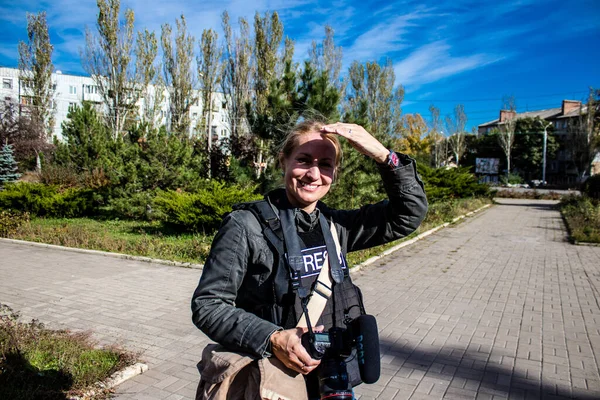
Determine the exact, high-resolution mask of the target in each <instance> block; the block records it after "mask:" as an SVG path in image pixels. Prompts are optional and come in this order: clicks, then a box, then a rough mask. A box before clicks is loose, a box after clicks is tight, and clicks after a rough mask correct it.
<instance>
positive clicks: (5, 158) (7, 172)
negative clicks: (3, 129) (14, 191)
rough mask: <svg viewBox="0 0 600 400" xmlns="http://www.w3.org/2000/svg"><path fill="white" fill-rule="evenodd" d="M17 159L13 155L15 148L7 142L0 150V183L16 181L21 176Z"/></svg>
mask: <svg viewBox="0 0 600 400" xmlns="http://www.w3.org/2000/svg"><path fill="white" fill-rule="evenodd" d="M17 169H18V168H17V161H16V160H15V157H14V156H13V148H12V145H10V144H5V145H4V146H2V150H0V185H2V184H4V183H6V182H14V181H16V180H17V179H19V178H20V177H21V174H19V173H18V172H17Z"/></svg>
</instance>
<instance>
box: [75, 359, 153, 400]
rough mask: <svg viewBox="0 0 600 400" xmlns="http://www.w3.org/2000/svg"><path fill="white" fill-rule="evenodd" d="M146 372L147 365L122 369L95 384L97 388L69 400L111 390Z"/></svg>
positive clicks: (80, 399)
mask: <svg viewBox="0 0 600 400" xmlns="http://www.w3.org/2000/svg"><path fill="white" fill-rule="evenodd" d="M146 371H148V365H146V364H143V363H136V364H133V365H130V366H129V367H126V368H125V369H122V370H121V371H117V372H115V373H114V374H112V375H111V376H110V377H109V378H108V379H107V380H105V381H103V382H99V383H97V384H96V385H97V386H98V388H96V389H90V390H88V391H87V392H85V393H84V394H82V395H81V396H74V397H70V400H83V399H87V398H89V397H90V396H93V395H95V394H98V392H100V391H104V390H107V389H112V388H114V387H115V386H117V385H120V384H121V383H123V382H125V381H126V380H128V379H131V378H133V377H135V376H138V375H141V374H143V373H144V372H146Z"/></svg>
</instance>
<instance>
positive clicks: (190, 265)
mask: <svg viewBox="0 0 600 400" xmlns="http://www.w3.org/2000/svg"><path fill="white" fill-rule="evenodd" d="M0 241H1V242H6V243H15V244H22V245H26V246H34V247H42V248H47V249H54V250H62V251H71V252H74V253H84V254H94V255H97V256H104V257H113V258H120V259H125V260H132V261H142V262H147V263H156V264H163V265H170V266H172V267H182V268H194V269H202V267H203V265H202V264H194V263H184V262H180V261H170V260H161V259H159V258H151V257H143V256H132V255H130V254H122V253H111V252H108V251H101V250H90V249H80V248H78V247H66V246H59V245H56V244H47V243H38V242H29V241H26V240H18V239H6V238H0Z"/></svg>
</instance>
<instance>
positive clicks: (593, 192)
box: [581, 175, 600, 199]
mask: <svg viewBox="0 0 600 400" xmlns="http://www.w3.org/2000/svg"><path fill="white" fill-rule="evenodd" d="M581 189H582V190H581V191H582V192H583V193H585V194H586V195H587V196H589V197H591V198H592V199H600V175H593V176H590V177H589V178H587V180H586V181H585V182H584V184H583V187H582V188H581Z"/></svg>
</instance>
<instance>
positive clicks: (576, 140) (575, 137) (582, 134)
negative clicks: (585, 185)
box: [566, 88, 600, 181]
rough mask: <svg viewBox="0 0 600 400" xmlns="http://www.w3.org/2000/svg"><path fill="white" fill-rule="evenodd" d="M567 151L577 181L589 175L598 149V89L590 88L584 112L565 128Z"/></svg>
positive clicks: (599, 128) (599, 127)
mask: <svg viewBox="0 0 600 400" xmlns="http://www.w3.org/2000/svg"><path fill="white" fill-rule="evenodd" d="M567 131H568V136H567V138H568V140H567V146H566V147H567V150H568V151H569V153H570V155H571V158H572V159H573V162H574V163H575V167H576V168H577V175H578V178H579V180H580V181H581V180H583V179H584V177H585V176H587V175H589V174H590V170H591V167H592V161H593V159H594V156H595V155H596V153H597V152H598V150H599V149H600V89H593V88H590V92H589V95H588V101H587V104H586V107H585V111H584V110H581V111H580V114H579V117H578V118H576V119H575V120H574V121H572V122H571V123H569V126H568V127H567Z"/></svg>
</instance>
